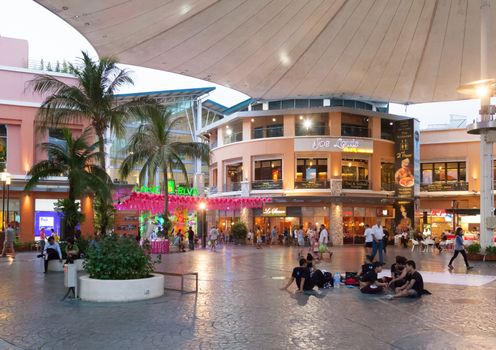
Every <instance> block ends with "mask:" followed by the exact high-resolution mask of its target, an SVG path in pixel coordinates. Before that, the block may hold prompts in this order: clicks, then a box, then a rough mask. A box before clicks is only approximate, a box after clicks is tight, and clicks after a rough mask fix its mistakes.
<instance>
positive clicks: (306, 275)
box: [281, 258, 314, 292]
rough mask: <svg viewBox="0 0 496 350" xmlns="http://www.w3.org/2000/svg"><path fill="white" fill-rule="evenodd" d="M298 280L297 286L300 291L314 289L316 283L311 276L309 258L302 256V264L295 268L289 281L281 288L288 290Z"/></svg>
mask: <svg viewBox="0 0 496 350" xmlns="http://www.w3.org/2000/svg"><path fill="white" fill-rule="evenodd" d="M294 281H296V286H297V287H298V290H297V291H298V292H306V291H307V292H308V291H311V290H313V287H314V284H313V282H312V279H311V278H310V269H309V268H308V266H307V260H306V259H303V258H301V259H300V266H298V267H295V268H294V269H293V273H292V274H291V278H290V280H289V282H288V283H287V284H286V285H285V286H284V287H282V288H281V290H286V289H288V288H289V286H290V285H291V284H292V283H293V282H294Z"/></svg>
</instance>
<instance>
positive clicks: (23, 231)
mask: <svg viewBox="0 0 496 350" xmlns="http://www.w3.org/2000/svg"><path fill="white" fill-rule="evenodd" d="M34 202H35V198H34V195H33V193H32V192H27V193H23V194H21V197H20V206H21V210H20V211H21V223H20V237H19V239H20V241H21V242H30V241H33V240H34Z"/></svg>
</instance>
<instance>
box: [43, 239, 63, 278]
mask: <svg viewBox="0 0 496 350" xmlns="http://www.w3.org/2000/svg"><path fill="white" fill-rule="evenodd" d="M43 255H44V256H45V273H46V272H47V270H48V262H49V261H50V260H57V259H58V260H59V261H60V262H62V252H61V251H60V245H59V244H58V243H57V242H55V237H53V236H50V237H48V243H47V244H45V250H44V251H43Z"/></svg>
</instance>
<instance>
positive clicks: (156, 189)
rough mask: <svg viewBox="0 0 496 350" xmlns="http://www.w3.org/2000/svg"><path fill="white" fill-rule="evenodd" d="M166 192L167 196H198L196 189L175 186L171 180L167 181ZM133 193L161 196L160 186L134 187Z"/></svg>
mask: <svg viewBox="0 0 496 350" xmlns="http://www.w3.org/2000/svg"><path fill="white" fill-rule="evenodd" d="M167 190H168V192H169V194H175V195H178V196H193V197H197V196H199V195H200V193H199V192H198V189H197V188H196V187H186V186H182V185H177V186H175V183H174V181H173V180H169V182H168V183H167ZM133 191H134V192H141V193H152V194H161V193H162V191H161V190H160V186H151V187H149V186H141V187H138V186H135V187H134V189H133Z"/></svg>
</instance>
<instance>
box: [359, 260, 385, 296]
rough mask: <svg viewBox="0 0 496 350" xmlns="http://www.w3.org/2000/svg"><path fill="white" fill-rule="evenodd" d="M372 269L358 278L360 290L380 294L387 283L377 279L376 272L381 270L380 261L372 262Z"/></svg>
mask: <svg viewBox="0 0 496 350" xmlns="http://www.w3.org/2000/svg"><path fill="white" fill-rule="evenodd" d="M373 267H374V269H373V270H372V271H369V272H367V273H366V274H365V275H363V277H362V278H361V280H360V291H361V292H362V293H364V294H380V293H383V292H384V290H385V289H386V288H387V283H385V282H382V281H381V280H379V279H378V277H377V274H378V273H380V272H381V271H382V263H381V262H379V261H376V262H374V263H373Z"/></svg>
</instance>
